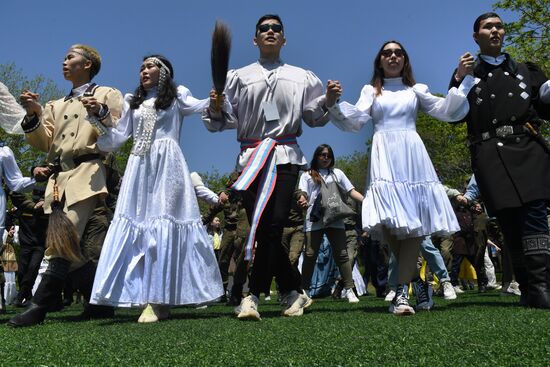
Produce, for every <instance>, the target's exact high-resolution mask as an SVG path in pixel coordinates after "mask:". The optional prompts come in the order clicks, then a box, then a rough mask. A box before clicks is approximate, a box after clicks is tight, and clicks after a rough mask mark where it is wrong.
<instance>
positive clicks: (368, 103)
mask: <svg viewBox="0 0 550 367" xmlns="http://www.w3.org/2000/svg"><path fill="white" fill-rule="evenodd" d="M373 101H374V88H373V87H372V86H371V85H365V86H364V87H363V89H362V90H361V94H360V96H359V100H358V101H357V103H356V104H355V105H352V104H350V103H348V102H341V103H337V104H334V105H333V106H331V107H328V110H329V113H330V119H331V121H332V123H333V124H334V125H336V127H338V128H339V129H340V130H343V131H351V132H358V131H359V130H361V128H362V127H363V125H365V124H366V123H368V122H369V121H371V120H372V117H371V115H370V113H371V107H372V103H373Z"/></svg>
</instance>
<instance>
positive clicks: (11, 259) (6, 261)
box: [1, 243, 18, 271]
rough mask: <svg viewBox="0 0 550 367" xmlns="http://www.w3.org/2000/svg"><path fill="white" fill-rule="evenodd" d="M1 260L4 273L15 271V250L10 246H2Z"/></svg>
mask: <svg viewBox="0 0 550 367" xmlns="http://www.w3.org/2000/svg"><path fill="white" fill-rule="evenodd" d="M1 260H2V266H3V267H4V271H17V269H18V267H17V258H16V257H15V249H14V248H13V245H12V244H10V243H6V244H5V245H4V251H3V252H2V258H1Z"/></svg>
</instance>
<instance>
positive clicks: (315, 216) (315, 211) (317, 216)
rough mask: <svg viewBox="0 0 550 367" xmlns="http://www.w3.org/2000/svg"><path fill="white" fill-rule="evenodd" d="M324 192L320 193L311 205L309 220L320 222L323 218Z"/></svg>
mask: <svg viewBox="0 0 550 367" xmlns="http://www.w3.org/2000/svg"><path fill="white" fill-rule="evenodd" d="M322 196H323V195H322V194H321V193H319V195H317V197H316V198H315V201H314V202H313V206H312V207H311V212H310V213H309V220H310V221H311V222H318V221H320V220H321V219H323V212H324V211H323V204H322Z"/></svg>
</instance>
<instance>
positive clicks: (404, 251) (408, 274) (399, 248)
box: [383, 227, 424, 284]
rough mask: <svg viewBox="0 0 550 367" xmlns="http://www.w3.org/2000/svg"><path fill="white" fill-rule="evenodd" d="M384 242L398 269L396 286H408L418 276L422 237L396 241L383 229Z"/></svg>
mask: <svg viewBox="0 0 550 367" xmlns="http://www.w3.org/2000/svg"><path fill="white" fill-rule="evenodd" d="M383 234H384V241H385V242H386V243H388V245H389V246H390V250H391V251H392V252H393V255H394V256H395V259H396V260H397V267H398V276H397V283H398V284H409V283H410V282H411V281H412V280H413V279H414V278H416V277H417V276H418V267H417V262H418V253H419V251H420V244H421V243H422V240H423V239H424V237H411V238H405V239H402V240H399V239H397V238H396V237H395V236H394V235H392V234H391V233H390V231H389V230H388V229H387V228H386V227H384V230H383Z"/></svg>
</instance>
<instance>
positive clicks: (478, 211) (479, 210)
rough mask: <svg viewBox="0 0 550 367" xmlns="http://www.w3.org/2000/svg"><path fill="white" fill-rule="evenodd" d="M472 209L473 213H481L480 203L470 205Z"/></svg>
mask: <svg viewBox="0 0 550 367" xmlns="http://www.w3.org/2000/svg"><path fill="white" fill-rule="evenodd" d="M472 210H473V211H474V213H476V214H481V212H482V211H483V208H482V207H481V204H480V203H476V204H475V205H474V206H473V207H472Z"/></svg>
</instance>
